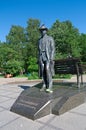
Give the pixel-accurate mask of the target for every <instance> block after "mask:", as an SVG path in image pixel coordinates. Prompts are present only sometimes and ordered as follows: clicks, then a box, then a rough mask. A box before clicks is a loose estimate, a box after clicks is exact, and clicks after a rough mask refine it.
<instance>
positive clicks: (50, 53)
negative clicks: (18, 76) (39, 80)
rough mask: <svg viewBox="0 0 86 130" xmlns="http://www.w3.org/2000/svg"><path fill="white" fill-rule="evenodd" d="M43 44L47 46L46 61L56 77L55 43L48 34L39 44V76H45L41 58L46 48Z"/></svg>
mask: <svg viewBox="0 0 86 130" xmlns="http://www.w3.org/2000/svg"><path fill="white" fill-rule="evenodd" d="M43 44H44V45H45V54H46V57H45V58H46V60H47V62H49V63H50V67H49V68H50V72H51V74H52V76H53V75H54V56H55V43H54V40H53V38H52V37H51V36H48V35H47V34H46V35H44V37H41V38H40V39H39V42H38V51H39V55H38V59H39V76H40V77H42V74H43V72H42V71H43V68H42V65H41V58H42V51H43V49H44V48H42V47H43Z"/></svg>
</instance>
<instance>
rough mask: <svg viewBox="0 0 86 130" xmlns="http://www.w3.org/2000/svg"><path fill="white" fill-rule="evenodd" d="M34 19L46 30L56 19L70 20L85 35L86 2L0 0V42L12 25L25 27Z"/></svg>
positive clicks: (71, 0) (70, 0) (84, 0)
mask: <svg viewBox="0 0 86 130" xmlns="http://www.w3.org/2000/svg"><path fill="white" fill-rule="evenodd" d="M29 18H36V19H39V20H40V21H41V24H43V23H44V24H45V25H46V26H47V27H48V28H50V27H51V26H52V24H53V23H54V22H55V21H56V20H57V19H58V20H59V21H61V22H62V21H66V20H70V21H71V22H72V24H73V26H75V27H76V28H78V29H79V32H80V33H86V0H0V41H5V36H6V35H7V34H8V33H9V31H10V28H11V26H12V25H20V26H22V27H26V26H27V20H28V19H29Z"/></svg>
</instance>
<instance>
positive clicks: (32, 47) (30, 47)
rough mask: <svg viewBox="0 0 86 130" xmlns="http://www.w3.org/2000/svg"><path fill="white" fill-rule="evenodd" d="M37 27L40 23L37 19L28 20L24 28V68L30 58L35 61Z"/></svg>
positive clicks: (37, 36) (37, 37)
mask: <svg viewBox="0 0 86 130" xmlns="http://www.w3.org/2000/svg"><path fill="white" fill-rule="evenodd" d="M39 26H40V21H39V20H38V19H29V20H28V21H27V27H26V38H27V47H26V48H27V50H26V68H27V71H28V66H29V62H30V59H31V58H30V57H34V58H36V60H37V51H38V39H39V36H40V34H39Z"/></svg>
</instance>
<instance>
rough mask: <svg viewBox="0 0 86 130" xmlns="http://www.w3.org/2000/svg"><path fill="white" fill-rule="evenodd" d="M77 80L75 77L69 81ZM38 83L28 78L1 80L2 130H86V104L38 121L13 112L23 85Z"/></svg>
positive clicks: (0, 107)
mask: <svg viewBox="0 0 86 130" xmlns="http://www.w3.org/2000/svg"><path fill="white" fill-rule="evenodd" d="M75 80H76V77H73V78H72V79H71V80H67V81H73V82H74V81H75ZM84 81H86V76H84ZM12 82H13V83H12ZM38 82H39V81H37V82H35V81H34V82H31V81H30V82H29V81H28V80H27V78H7V79H6V78H0V130H86V103H84V104H82V105H80V106H78V107H76V108H74V109H72V110H70V111H69V112H66V113H65V114H63V115H60V116H56V115H53V114H50V115H48V116H45V117H42V118H40V119H38V120H36V121H32V120H30V119H27V118H25V117H23V116H21V115H18V114H15V113H13V112H11V111H10V108H11V106H12V105H13V103H14V102H15V100H16V99H17V97H18V96H19V95H20V93H21V92H22V91H23V90H24V89H23V87H21V85H25V86H26V87H31V86H33V85H34V84H36V83H38Z"/></svg>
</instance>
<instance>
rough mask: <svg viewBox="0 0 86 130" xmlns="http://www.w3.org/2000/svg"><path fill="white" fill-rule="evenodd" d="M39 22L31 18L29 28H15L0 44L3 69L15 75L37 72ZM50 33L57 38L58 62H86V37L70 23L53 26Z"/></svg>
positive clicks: (55, 23)
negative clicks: (79, 60) (70, 60)
mask: <svg viewBox="0 0 86 130" xmlns="http://www.w3.org/2000/svg"><path fill="white" fill-rule="evenodd" d="M39 27H40V20H38V19H28V21H27V26H26V27H25V28H24V27H21V26H16V25H12V27H11V28H10V31H9V33H8V35H7V36H6V42H1V41H0V70H1V69H2V71H3V70H4V71H5V73H7V72H9V73H11V74H13V75H17V74H20V72H23V71H25V73H28V72H29V73H31V72H35V73H36V72H37V71H38V65H37V58H38V54H37V53H38V39H39V38H40V33H39ZM48 34H49V35H51V36H52V37H53V38H54V41H55V50H56V52H55V53H56V57H55V58H56V59H59V58H65V57H68V56H69V55H71V56H72V57H80V58H81V60H82V61H83V62H86V34H80V33H79V30H78V29H77V28H75V27H74V26H73V25H72V23H71V21H68V20H67V21H63V22H60V21H59V20H58V19H57V20H56V21H55V22H54V23H53V25H52V26H51V28H50V29H49V31H48Z"/></svg>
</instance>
